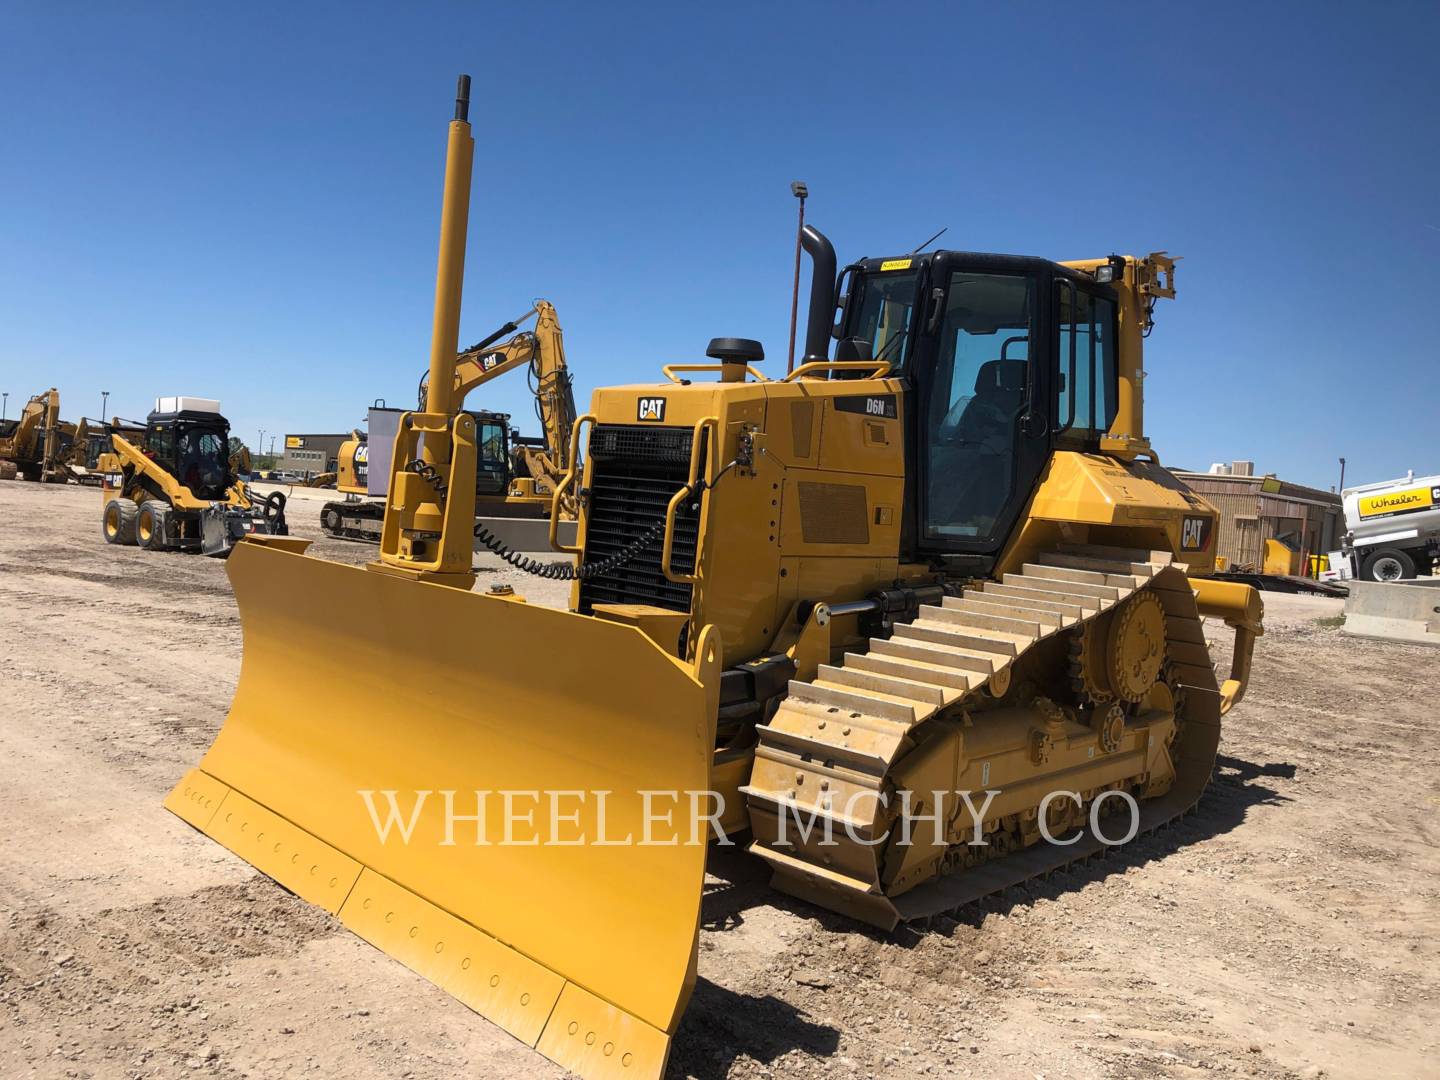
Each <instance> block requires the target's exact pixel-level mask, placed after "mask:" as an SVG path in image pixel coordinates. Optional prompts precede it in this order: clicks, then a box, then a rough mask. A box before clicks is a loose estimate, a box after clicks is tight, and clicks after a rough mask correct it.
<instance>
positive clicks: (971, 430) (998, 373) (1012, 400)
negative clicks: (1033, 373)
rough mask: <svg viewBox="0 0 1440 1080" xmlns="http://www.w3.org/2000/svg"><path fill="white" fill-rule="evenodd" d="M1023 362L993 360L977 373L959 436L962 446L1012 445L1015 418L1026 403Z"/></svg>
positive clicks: (957, 429) (959, 428)
mask: <svg viewBox="0 0 1440 1080" xmlns="http://www.w3.org/2000/svg"><path fill="white" fill-rule="evenodd" d="M1025 367H1026V361H1024V360H991V361H989V362H988V363H985V364H981V365H980V370H979V371H978V372H976V373H975V396H974V397H972V398H971V399H970V400H969V401H968V402H966V404H965V410H964V412H962V413H961V414H960V420H959V423H958V424H957V425H956V433H957V436H958V438H959V440H960V441H961V442H962V443H978V444H981V445H984V444H985V443H986V442H987V440H991V439H996V438H998V439H1000V440H1002V441H1003V444H1004V445H1006V446H1008V445H1009V444H1010V438H1011V433H1012V432H1013V431H1014V427H1015V418H1016V417H1017V416H1019V415H1020V409H1021V407H1022V406H1023V405H1024V404H1025Z"/></svg>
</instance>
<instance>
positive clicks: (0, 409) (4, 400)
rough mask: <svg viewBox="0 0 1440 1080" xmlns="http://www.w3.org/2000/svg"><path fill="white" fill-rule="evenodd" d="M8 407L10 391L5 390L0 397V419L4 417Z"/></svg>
mask: <svg viewBox="0 0 1440 1080" xmlns="http://www.w3.org/2000/svg"><path fill="white" fill-rule="evenodd" d="M9 407H10V391H8V390H6V391H5V393H4V396H3V397H0V420H4V419H5V410H6V409H7V408H9Z"/></svg>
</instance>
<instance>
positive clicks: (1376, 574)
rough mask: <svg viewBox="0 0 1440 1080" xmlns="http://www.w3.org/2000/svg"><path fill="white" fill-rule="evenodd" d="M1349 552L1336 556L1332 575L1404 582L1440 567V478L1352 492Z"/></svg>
mask: <svg viewBox="0 0 1440 1080" xmlns="http://www.w3.org/2000/svg"><path fill="white" fill-rule="evenodd" d="M1340 495H1341V498H1342V499H1343V500H1344V503H1345V525H1346V527H1347V528H1348V530H1349V531H1348V532H1347V533H1346V534H1345V540H1344V544H1345V546H1344V549H1343V550H1341V551H1333V552H1331V553H1330V574H1329V575H1326V576H1332V577H1339V578H1347V577H1356V578H1361V579H1363V580H1365V581H1400V580H1402V579H1404V578H1413V577H1416V576H1417V575H1424V574H1431V573H1434V572H1435V570H1436V569H1437V568H1440V475H1437V476H1416V475H1415V474H1414V472H1411V473H1410V474H1409V475H1408V476H1406V477H1404V478H1403V479H1400V480H1386V481H1383V482H1382V483H1379V484H1365V485H1363V486H1361V487H1353V488H1346V489H1345V490H1344V491H1342V492H1341V493H1340Z"/></svg>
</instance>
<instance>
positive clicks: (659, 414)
mask: <svg viewBox="0 0 1440 1080" xmlns="http://www.w3.org/2000/svg"><path fill="white" fill-rule="evenodd" d="M635 419H636V420H645V421H648V422H650V423H654V424H659V423H663V422H664V420H665V399H664V398H663V397H642V398H641V399H640V401H639V402H638V403H637V404H636V406H635Z"/></svg>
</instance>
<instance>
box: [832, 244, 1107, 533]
mask: <svg viewBox="0 0 1440 1080" xmlns="http://www.w3.org/2000/svg"><path fill="white" fill-rule="evenodd" d="M847 280H848V285H849V288H848V290H847V291H846V295H845V296H844V297H843V298H842V300H841V303H842V304H843V312H842V314H841V317H840V322H839V325H838V327H837V332H836V336H838V337H839V338H840V339H841V345H840V348H839V349H838V350H837V356H839V355H844V356H847V357H849V356H856V357H863V356H865V355H866V354H867V353H868V355H869V356H871V357H873V358H874V359H876V360H888V361H889V362H890V364H891V366H892V371H893V373H894V374H895V375H897V376H899V377H901V378H903V379H904V380H905V381H906V383H907V384H908V388H909V393H907V394H906V395H905V401H906V410H907V416H906V433H907V444H906V458H907V469H906V474H907V481H906V483H907V493H906V511H905V512H906V516H907V521H906V526H907V528H906V533H907V535H908V536H910V537H911V541H912V544H913V546H914V547H915V548H916V549H917V550H918V553H919V554H922V555H924V556H932V557H945V556H959V557H962V558H963V557H964V556H979V557H982V558H983V557H986V556H991V555H994V554H995V553H996V552H998V551H999V549H1000V548H1001V546H1002V545H1003V544H1004V542H1005V539H1006V537H1007V536H1008V535H1009V533H1010V531H1011V529H1012V528H1013V527H1014V525H1015V523H1016V521H1017V520H1018V517H1019V515H1020V513H1021V511H1022V509H1023V508H1024V505H1025V503H1026V501H1027V499H1028V497H1029V494H1030V491H1031V490H1032V489H1033V488H1034V486H1035V484H1036V483H1037V482H1038V480H1039V479H1040V473H1041V471H1042V470H1043V468H1044V466H1045V462H1046V461H1047V460H1048V459H1049V456H1050V453H1051V451H1052V450H1055V449H1067V450H1081V451H1094V450H1098V449H1099V445H1100V438H1101V436H1102V435H1104V434H1105V433H1106V432H1107V431H1108V430H1109V428H1110V425H1111V423H1112V422H1113V420H1114V418H1115V410H1116V403H1117V394H1118V387H1117V377H1118V376H1117V369H1116V359H1117V354H1116V342H1117V337H1118V323H1117V309H1118V304H1117V299H1116V295H1115V291H1114V289H1113V288H1112V287H1111V286H1110V285H1108V284H1102V283H1101V282H1099V281H1098V280H1096V276H1093V275H1091V274H1087V273H1082V272H1079V271H1076V270H1073V269H1070V268H1068V267H1065V266H1061V265H1060V264H1058V263H1053V262H1049V261H1048V260H1045V259H1037V258H1029V257H1025V256H1011V255H984V254H976V253H973V252H962V251H939V252H934V253H931V254H928V255H920V256H913V257H909V258H900V259H864V260H861V261H860V262H858V263H855V264H853V265H851V266H848V267H846V268H845V271H844V274H843V275H842V277H841V283H842V287H843V286H844V285H845V284H846V283H847Z"/></svg>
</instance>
